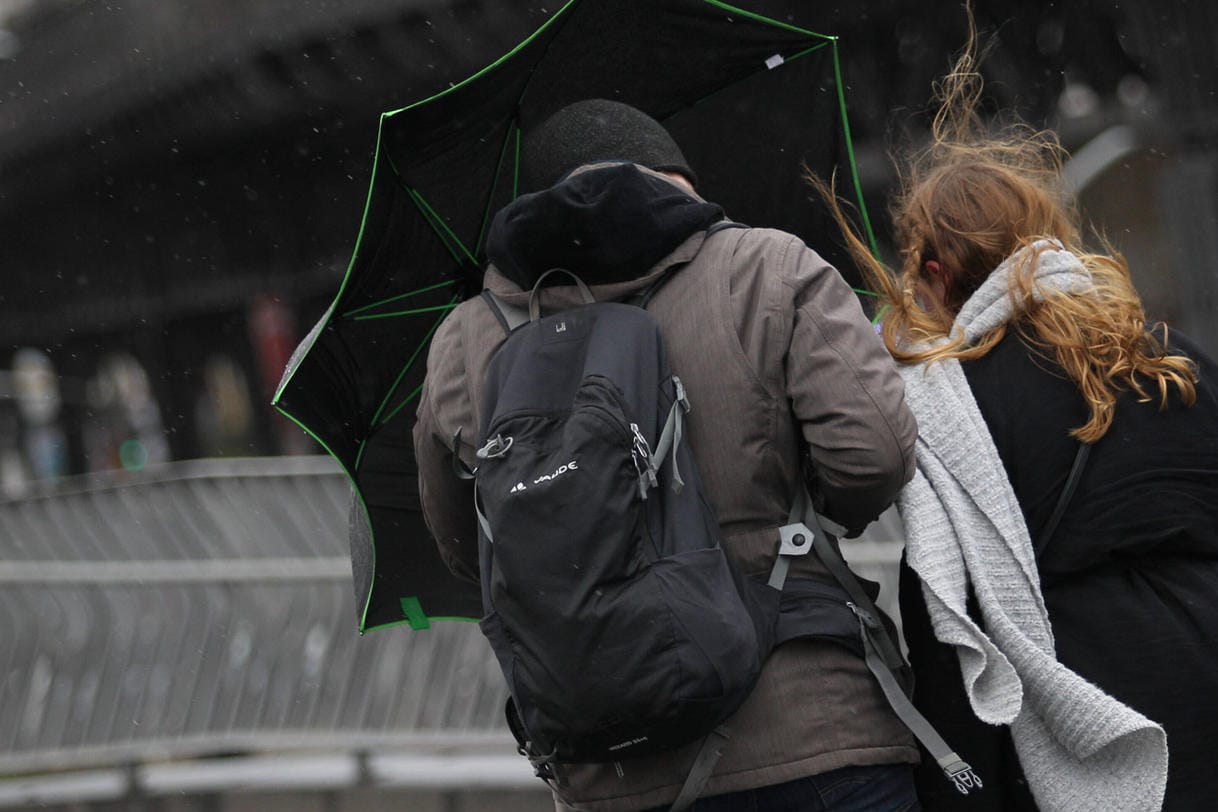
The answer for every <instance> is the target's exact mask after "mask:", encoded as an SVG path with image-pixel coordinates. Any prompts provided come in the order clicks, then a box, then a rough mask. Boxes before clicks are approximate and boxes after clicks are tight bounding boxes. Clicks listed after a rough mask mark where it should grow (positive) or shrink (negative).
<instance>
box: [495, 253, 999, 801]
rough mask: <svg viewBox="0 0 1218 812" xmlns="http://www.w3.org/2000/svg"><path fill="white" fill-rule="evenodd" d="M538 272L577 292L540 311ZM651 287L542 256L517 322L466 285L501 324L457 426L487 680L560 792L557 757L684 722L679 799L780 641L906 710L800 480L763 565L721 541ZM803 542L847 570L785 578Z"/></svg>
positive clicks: (881, 636) (629, 745) (871, 614)
mask: <svg viewBox="0 0 1218 812" xmlns="http://www.w3.org/2000/svg"><path fill="white" fill-rule="evenodd" d="M554 273H565V274H568V275H569V276H571V277H572V278H573V279H574V280H575V283H576V285H577V287H578V290H579V291H580V293H581V295H582V297H583V301H584V304H583V305H581V306H577V307H574V308H570V309H566V310H563V311H561V312H559V313H556V314H553V315H549V316H545V317H542V316H541V313H540V308H539V303H538V291H539V290H540V288H541V286H542V283H543V281H544V280H545V279H546V278H547V277H548V276H549V275H550V274H554ZM661 281H662V280H661ZM652 292H654V288H653V290H652V291H649V292H648V293H647V294H646V295H645V296H643V297H641V298H640V299H639V300H636V302H635V303H633V304H628V303H621V302H596V301H595V300H594V299H593V297H592V294H591V292H590V291H589V290H588V288H587V286H586V285H585V284H584V283H583V282H582V281H580V280H579V278H578V277H577V276H576V275H575V274H572V273H570V272H569V271H565V270H562V269H555V270H552V271H549V272H547V274H544V275H543V276H542V277H541V278H540V279H538V281H537V285H536V286H535V287H534V289H533V293H532V296H531V298H530V303H529V313H528V318H527V321H525V317H524V315H523V314H522V313H520V312H519V311H513V309H512V308H509V307H507V306H505V305H504V303H502V302H500V301H498V300H497V299H496V298H495V297H493V296H492V295H491V294H489V292H484V294H483V295H484V298H485V299H486V301H487V303H488V304H489V305H490V306H491V308H492V311H493V312H494V313H495V314H496V316H497V318H498V319H499V321H500V323H501V324H502V325H503V327H504V329H505V330H507V331H508V333H509V335H508V338H507V340H506V341H505V342H504V344H503V346H502V347H501V348H500V349H499V350H498V352H497V353H496V354H495V356H494V358H493V359H492V361H491V364H490V367H489V369H488V372H487V378H486V386H485V400H484V403H483V408H482V415H483V417H482V425H481V427H480V431H479V437H478V441H477V444H478V451H477V458H478V460H479V462H478V467H477V469H476V472H475V474H476V477H475V480H476V481H475V502H476V505H477V508H478V521H479V526H480V532H479V556H480V568H481V583H482V602H483V610H484V617H483V620H482V621H481V623H480V626H481V628H482V631H483V633H484V634H485V635H486V637H487V639H488V640H489V641H490V644H491V646H492V648H493V649H494V652H495V655H496V657H497V659H498V661H499V664H500V666H501V668H502V670H503V674H504V677H505V678H506V680H507V685H508V689H509V693H510V699H509V700H508V708H507V716H508V722H509V725H510V727H511V729H512V731H513V733H514V735H515V737H516V739H517V741H518V744H519V749H520V752H521V753H522V754H524V755H526V756H527V757H528V758H529V759H530V761H531V762H532V763H533V765H534V768H535V770H536V772H537V774H538V776H540V777H541V778H543V779H545V780H546V781H547V782H549V783H550V784H551V785H552V786H553V787H554V788H555V789H556V790H557V791H558V792H559V794H561V791H562V785H563V771H562V765H563V764H564V763H585V762H598V763H604V762H617V761H621V760H624V759H627V758H634V757H638V756H644V755H647V754H651V753H655V752H657V751H662V750H667V749H671V748H673V747H677V746H679V745H683V744H687V743H690V742H694V741H697V740H699V739H702V746H701V749H700V752H699V754H698V756H697V758H696V759H695V762H694V766H693V769H692V770H691V772H690V774H689V777H688V778H687V780H686V782H685V786H684V787H683V788H682V790H681V793H680V795H679V797H678V799H677V801H676V803H674V805H673V807H672V808H673V809H683V808H684V807H685V806H687V805H688V804H690V803H692V802H693V800H694V799H695V798H696V797H697V795H698V793H699V792H700V791H701V789H702V787H703V786H704V785H705V782H706V780H707V778H709V776H710V774H711V772H712V771H713V768H714V765H715V762H716V760H717V758H718V756H719V753H720V752H721V745H722V742H723V740H724V738H725V735H726V734H725V733H724V732H723V731H722V730H721V729H720V727H719V726H720V725H721V723H722V722H723V721H725V720H726V719H727V718H728V717H730V716H731V715H732V713H734V712H735V710H736V709H737V708H738V707H739V706H740V704H741V703H742V702H743V701H744V700H745V698H746V697H747V696H748V694H749V692H750V691H751V690H752V688H753V686H754V684H755V682H756V680H757V677H758V675H759V673H760V671H761V667H762V664H763V663H764V662H765V659H766V657H767V656H768V655H769V653H770V651H771V650H772V648H773V647H774V646H776V645H777V644H779V643H781V642H784V641H786V640H790V639H793V638H796V637H818V638H822V639H831V640H835V641H837V642H839V643H841V644H843V645H846V646H848V647H850V648H851V649H852V650H854V651H856V652H857V653H858V654H859V655H860V656H864V657H866V658H867V660H868V664H869V665H871V666H872V670H873V671H876V670H877V669H878V670H879V671H882V672H883V677H881V684H882V686H883V687H884V689H885V692H886V693H889V694H890V697H889V698H890V699H893V700H894V707H895V703H896V702H902V703H903V704H904V706H906V707H907V708H908V711H912V712H913V713H914V714H916V713H917V712H916V711H913V707H912V705H910V704H909V702H908V700H907V699H906V695H905V690H906V689H907V687H908V685H907V682H906V677H907V667H906V666H905V663H904V661H903V660H902V658H901V655H900V654H899V652H897V650H896V648H895V646H894V645H893V644H892V642H891V638H890V637H889V636H888V635H887V634H885V633H884V631H885V630H884V627H883V626H882V625H881V622H880V619H881V618H882V615H880V613H879V612H878V610H876V609H875V606H874V603H873V599H874V597H875V594H876V593H877V592H878V586H877V585H875V584H872V583H871V582H861V581H859V580H857V579H855V577H854V576H853V575H852V574H851V573H850V571H849V570H848V568H846V566H845V564H844V562H842V560H841V558H840V556H839V555H838V553H837V552H836V549H835V544H836V541H835V540H834V539H832V537H829V536H827V535H826V534H824V532H823V531H821V530H820V529H819V527H817V525H816V523H815V522H812V524H811V526H812V527H817V530H816V531H814V530H812V529H810V527H809V525H807V524H804V521H805V516H812V517H814V516H815V514H814V513H812V512H811V510H810V509H809V505H808V504H807V501H806V491H805V490H804V489H803V488H799V489H798V491H799V493H800V495H801V498H800V499H799V500H798V503H797V504H796V505H795V506H794V507H793V508H792V516H791V521H790V523H789V524H788V525H787V526H786V527H783V528H782V546H781V549H780V555H779V558H778V561H777V563H776V564H775V567H774V571H773V573H772V575H771V578H770V580H769V582H768V583H762V582H759V581H755V580H753V579H750V578H747V577H744V576H743V575H741V574H740V573H739V572H738V571H737V570H736V568H735V567H734V566H732V565H731V563H730V561H729V559H728V558H727V556H726V555H725V554H724V551H723V549H722V547H721V545H720V541H719V529H718V525H717V523H716V522H715V519H714V516H713V514H712V512H711V510H710V508H709V507H708V505H707V503H706V500H705V499H704V497H703V493H702V488H701V484H700V481H699V476H698V471H697V468H696V465H695V464H694V459H693V457H692V455H691V453H690V451H689V448H688V446H687V444H686V443H685V442H683V436H682V434H683V431H682V429H683V417H684V414H685V412H687V411H688V410H689V409H690V408H691V406H690V403H689V401H688V399H687V397H686V394H685V392H684V389H683V387H682V385H681V382H680V380H679V379H678V378H677V377H676V376H674V375H673V374H672V373H671V370H670V368H669V364H668V358H667V355H666V353H665V350H664V342H663V339H662V337H661V335H660V330H659V325H658V324H657V322H656V321H655V319H654V318H653V317H652V316H651V314H650V313H648V312H647V311H646V309H645V305H646V301H647V299H648V298H649V297H650V293H652ZM640 305H642V306H640ZM814 546H815V547H816V548H817V549H818V552H820V553H821V555H822V558H825V557H826V556H828V557H830V558H835V559H836V562H837V563H836V565H835V564H830V568H831V570H833V571H834V574H835V575H837V576H838V578H839V579H841V578H846V579H848V580H849V581H850V585H849V586H844V585H843V586H839V585H837V584H826V583H823V582H821V581H814V580H810V579H795V578H791V579H787V578H786V572H787V568H788V565H789V562H790V558H791V557H792V556H798V555H804V554H806V553H807V552H809V551H810V550H811V549H813V547H814ZM828 548H833V549H828ZM863 584H867V585H868V586H869V587H870V590H869V591H868V589H867V588H865V587H864V586H863ZM860 632H862V633H860ZM873 638H874V640H873ZM869 641H871V642H869ZM879 676H880V674H878V673H877V677H879ZM894 696H895V697H896V699H894ZM810 701H814V700H810ZM898 712H900V710H898ZM902 717H903V718H905V714H902ZM918 718H919V719H920V717H918ZM906 721H907V722H908V721H909V720H908V719H907V720H906ZM923 724H924V723H923ZM911 727H913V725H911ZM927 729H929V726H927ZM914 732H915V733H918V732H919V731H918V730H917V729H915V731H914ZM930 734H932V735H933V731H930ZM935 738H937V737H935ZM938 743H939V744H942V740H938ZM938 755H941V756H944V757H947V756H950V758H949V759H948V760H949V761H950V762H951V768H952V769H951V771H954V772H955V773H956V774H957V777H956V778H955V780H956V781H957V786H958V787H960V788H961V791H964V792H967V789H968V787H970V786H971V784H970V783H969V782H970V780H972V779H973V776H972V774H971V771H970V770H969V768H968V765H966V764H964V763H963V762H961V761H960V760H959V759H958V758H957V757H956V756H955V754H954V753H951V752H950V748H947V747H946V745H942V748H941V753H939V754H938ZM940 760H941V763H942V761H943V759H940ZM943 766H945V768H946V767H947V765H946V764H944V765H943ZM961 780H963V782H964V784H963V785H962V784H961ZM979 784H980V782H977V785H979Z"/></svg>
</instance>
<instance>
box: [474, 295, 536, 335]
mask: <svg viewBox="0 0 1218 812" xmlns="http://www.w3.org/2000/svg"><path fill="white" fill-rule="evenodd" d="M482 300H483V301H485V302H486V306H487V307H489V308H490V309H491V313H492V315H494V317H495V320H496V321H497V322H499V326H500V327H502V328H503V332H505V333H507V334H508V335H511V334H512V331H513V330H515V329H516V328H517V327H519V326H520V325H522V324H524V323H525V322H526V321H528V320H529V310H528V308H527V307H521V306H517V305H511V304H508V303H507V302H505V301H503V300H502V299H500V298H499V297H498V296H496V295H495V294H493V293H491V292H490V291H489V290H486V289H485V288H484V289H483V291H482Z"/></svg>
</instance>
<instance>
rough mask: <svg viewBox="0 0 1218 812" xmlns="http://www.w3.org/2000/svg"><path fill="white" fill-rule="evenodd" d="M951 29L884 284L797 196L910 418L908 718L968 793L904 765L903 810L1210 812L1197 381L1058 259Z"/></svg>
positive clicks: (1217, 661)
mask: <svg viewBox="0 0 1218 812" xmlns="http://www.w3.org/2000/svg"><path fill="white" fill-rule="evenodd" d="M966 8H967V7H966ZM969 26H970V36H969V41H968V45H967V47H966V48H965V51H964V52H963V54H962V55H961V56H960V57H959V58H958V60H957V62H956V64H955V66H954V68H953V70H952V71H951V72H950V73H949V74H948V75H947V76H946V77H945V78H944V79H943V80H942V82H941V83H940V84H939V85H938V87H937V88H936V101H937V102H938V113H937V115H936V117H935V119H934V122H933V127H932V138H931V141H930V143H929V145H927V146H925V147H924V148H922V149H921V150H919V151H918V152H916V153H914V154H913V155H911V156H909V157H907V158H905V159H904V160H899V161H898V163H899V169H900V170H901V174H902V186H901V190H900V193H899V195H897V196H896V198H895V200H894V202H893V205H892V214H893V223H894V228H895V241H896V247H897V248H898V250H899V255H900V263H899V267H897V268H895V269H893V270H891V271H890V270H888V269H887V268H885V267H884V266H883V265H882V264H881V263H880V262H879V261H878V260H877V259H876V258H875V257H874V256H873V255H872V254H871V252H870V251H868V249H867V245H866V244H865V243H864V242H863V241H862V240H861V239H860V238H859V237H858V235H857V233H856V232H855V231H854V230H853V229H852V228H851V227H850V225H849V223H848V221H847V218H846V217H845V215H844V214H843V212H842V211H841V209H840V208H839V207H838V204H837V202H836V199H835V197H834V195H833V191H832V189H831V188H829V187H827V186H826V185H825V184H824V183H822V182H820V181H818V180H817V179H815V178H811V179H810V180H811V181H812V182H813V185H815V186H817V187H818V188H819V189H820V191H821V193H822V196H824V197H825V199H826V201H827V202H828V203H829V205H830V207H831V208H832V209H833V211H834V213H835V215H836V217H837V219H838V222H839V223H840V224H841V226H842V227H843V231H844V232H845V234H846V238H847V242H848V243H849V245H850V247H851V250H852V253H853V254H854V256H855V259H856V261H857V262H858V263H859V264H860V266H861V267H862V268H863V269H864V273H865V274H866V275H867V276H868V277H869V279H870V282H871V284H872V285H873V287H874V289H875V290H876V291H878V294H879V303H880V308H881V309H880V311H879V312H880V313H881V325H882V326H881V327H880V332H881V335H882V337H883V340H884V342H885V344H886V345H887V347H888V349H889V351H890V352H891V353H892V355H893V357H894V358H895V359H896V360H897V361H898V362H899V364H900V365H901V369H902V374H903V377H904V379H905V382H906V397H907V400H908V402H909V404H910V406H911V408H912V409H913V411H914V413H915V415H916V416H917V418H918V424H919V434H920V437H919V440H918V448H917V455H918V472H917V474H916V475H915V478H914V480H913V481H912V482H911V483H910V484H909V485H908V486H906V489H905V490H904V492H903V493H902V495H901V497H900V499H899V502H898V505H899V507H900V511H901V516H902V520H903V522H904V525H905V532H906V542H907V546H906V551H905V559H904V561H903V563H902V585H901V596H900V597H901V609H902V617H903V621H904V630H905V634H906V638H907V643H908V645H909V649H910V660H911V663H912V665H913V667H914V670H915V676H916V684H917V688H916V692H915V697H914V700H915V704H917V705H918V706H919V707H920V708H921V709H922V711H923V712H924V713H925V714H926V715H927V717H928V718H929V719H930V720H931V721H932V722H933V723H934V724H935V725H936V727H938V728H939V730H940V732H942V733H943V734H944V735H945V737H946V738H947V739H948V740H949V741H951V742H952V743H953V745H954V746H955V747H956V749H957V750H958V751H959V752H960V754H961V756H963V757H964V758H965V759H966V760H968V761H970V762H971V763H972V765H973V766H974V768H975V769H976V771H977V773H978V774H979V775H980V776H981V778H982V780H983V781H985V782H986V788H985V790H984V791H982V792H981V793H974V794H970V795H968V796H953V795H952V794H951V793H950V789H949V791H948V792H947V793H944V792H942V791H941V788H940V786H939V784H941V783H942V781H941V779H937V778H932V777H929V773H932V772H935V770H934V765H933V764H929V765H924V767H925V769H926V772H927V773H928V778H927V780H926V781H922V782H920V784H919V790H920V792H921V793H922V802H923V803H924V804H925V806H926V808H927V809H933V810H952V809H957V808H959V809H993V810H1025V809H1038V808H1039V809H1042V810H1069V811H1070V812H1078V810H1092V809H1094V810H1138V811H1139V812H1142V811H1144V810H1154V809H1159V808H1160V807H1161V805H1162V808H1164V809H1171V810H1197V809H1209V808H1213V805H1214V804H1215V802H1216V801H1215V798H1218V770H1215V769H1214V767H1213V762H1214V756H1213V752H1214V750H1213V748H1214V746H1215V745H1214V743H1215V742H1218V700H1215V699H1214V689H1216V688H1218V366H1216V365H1215V364H1214V362H1213V361H1211V360H1210V359H1209V358H1207V357H1206V356H1205V355H1204V354H1203V353H1202V352H1201V351H1200V349H1199V348H1198V347H1197V346H1196V345H1194V344H1193V343H1191V342H1190V341H1189V340H1188V339H1187V338H1185V337H1184V336H1181V335H1180V334H1179V333H1178V332H1175V331H1171V332H1169V331H1168V328H1167V327H1166V326H1164V325H1156V326H1154V327H1153V328H1151V327H1148V326H1147V324H1146V320H1145V316H1144V314H1143V310H1142V305H1141V302H1140V300H1139V297H1138V294H1137V292H1136V291H1135V290H1134V288H1133V285H1132V283H1131V281H1130V276H1129V269H1128V267H1127V266H1126V263H1125V261H1124V260H1123V259H1122V258H1121V257H1120V256H1119V255H1118V254H1116V253H1115V252H1112V251H1109V252H1107V253H1089V252H1088V251H1087V250H1086V249H1084V248H1083V245H1082V240H1081V237H1080V229H1079V226H1078V217H1077V215H1076V213H1075V212H1074V210H1073V209H1072V207H1071V206H1070V205H1069V204H1068V203H1067V202H1066V199H1065V196H1064V194H1063V184H1062V166H1063V160H1064V152H1063V150H1062V149H1061V147H1060V146H1059V144H1058V142H1057V140H1056V139H1055V138H1054V137H1053V135H1052V134H1050V133H1047V132H1038V131H1034V130H1032V129H1030V128H1028V127H1026V126H1022V125H1012V126H1008V127H1006V128H1005V129H1003V130H1002V131H994V130H988V129H987V128H986V127H985V126H984V125H983V123H982V121H981V119H980V117H979V116H978V115H977V112H976V111H977V106H978V102H979V100H980V97H981V89H982V85H981V79H980V76H979V74H978V72H977V68H976V64H977V34H976V30H975V28H973V20H972V15H971V9H970V10H969ZM1169 752H1170V760H1169V758H1168V753H1169Z"/></svg>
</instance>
